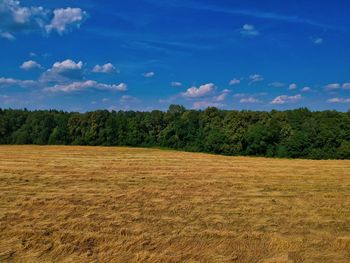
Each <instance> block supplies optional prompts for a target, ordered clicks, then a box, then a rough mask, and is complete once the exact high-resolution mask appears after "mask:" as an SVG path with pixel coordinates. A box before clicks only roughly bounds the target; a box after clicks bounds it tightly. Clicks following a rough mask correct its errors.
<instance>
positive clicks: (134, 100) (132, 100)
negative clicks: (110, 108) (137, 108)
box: [119, 95, 140, 104]
mask: <svg viewBox="0 0 350 263" xmlns="http://www.w3.org/2000/svg"><path fill="white" fill-rule="evenodd" d="M119 101H120V103H122V104H130V103H138V102H140V100H139V99H138V98H136V97H133V96H130V95H123V96H122V97H121V98H120V100H119Z"/></svg>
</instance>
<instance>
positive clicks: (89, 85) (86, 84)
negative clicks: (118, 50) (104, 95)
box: [44, 80, 127, 93]
mask: <svg viewBox="0 0 350 263" xmlns="http://www.w3.org/2000/svg"><path fill="white" fill-rule="evenodd" d="M86 89H99V90H111V91H126V90H127V85H126V84H125V83H120V84H118V85H116V84H104V83H99V82H97V81H94V80H86V81H79V82H73V83H69V84H58V85H55V86H53V87H48V88H45V89H44V91H49V92H66V93H70V92H74V91H81V90H86Z"/></svg>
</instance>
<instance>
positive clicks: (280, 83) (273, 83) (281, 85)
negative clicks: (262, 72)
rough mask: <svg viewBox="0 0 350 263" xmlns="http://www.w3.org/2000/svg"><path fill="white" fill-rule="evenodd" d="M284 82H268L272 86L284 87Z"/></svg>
mask: <svg viewBox="0 0 350 263" xmlns="http://www.w3.org/2000/svg"><path fill="white" fill-rule="evenodd" d="M285 85H286V84H284V83H283V82H279V81H275V82H272V83H270V84H269V86H270V87H274V88H282V87H284V86H285Z"/></svg>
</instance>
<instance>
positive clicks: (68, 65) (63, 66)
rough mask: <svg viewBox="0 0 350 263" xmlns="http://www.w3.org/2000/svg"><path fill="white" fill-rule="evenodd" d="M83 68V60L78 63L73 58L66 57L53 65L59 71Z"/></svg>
mask: <svg viewBox="0 0 350 263" xmlns="http://www.w3.org/2000/svg"><path fill="white" fill-rule="evenodd" d="M82 68H83V62H82V61H79V62H78V63H76V62H74V61H73V60H71V59H66V60H64V61H62V62H55V63H54V64H53V66H52V69H53V70H54V69H55V70H57V71H60V72H62V71H67V70H81V69H82Z"/></svg>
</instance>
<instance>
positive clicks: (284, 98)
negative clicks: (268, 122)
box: [271, 94, 302, 104]
mask: <svg viewBox="0 0 350 263" xmlns="http://www.w3.org/2000/svg"><path fill="white" fill-rule="evenodd" d="M301 98H302V96H301V95H300V94H298V95H295V96H288V95H281V96H278V97H276V98H275V99H274V100H273V101H271V104H286V103H294V102H297V101H299V100H300V99H301Z"/></svg>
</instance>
